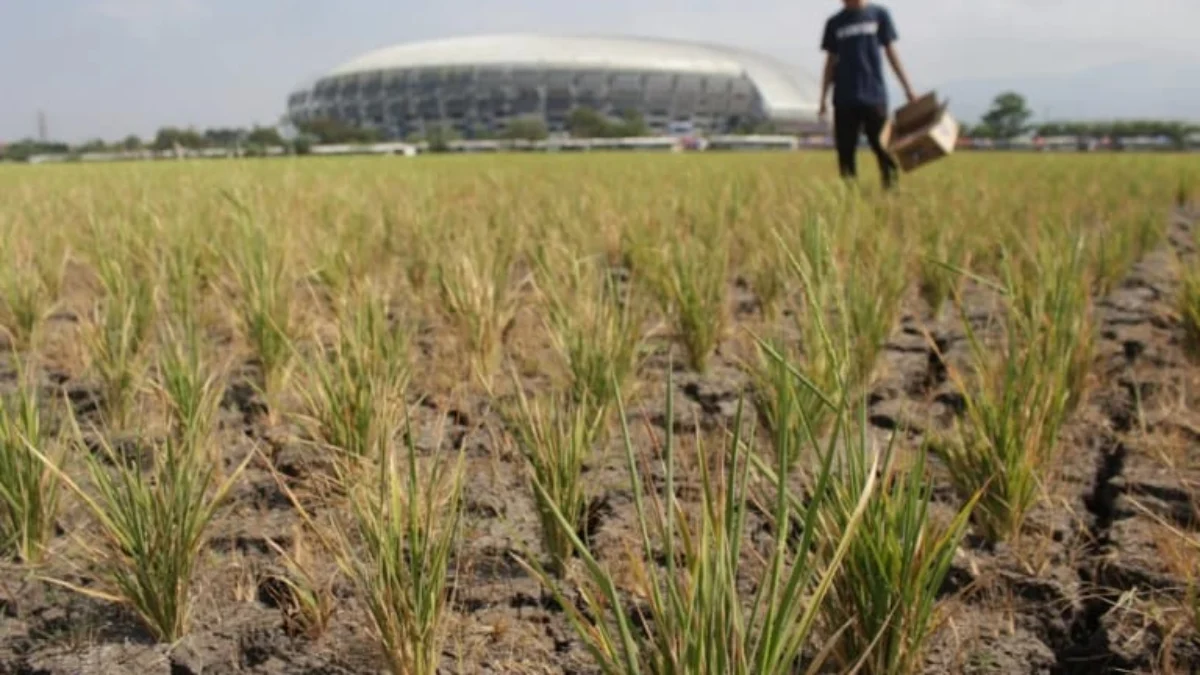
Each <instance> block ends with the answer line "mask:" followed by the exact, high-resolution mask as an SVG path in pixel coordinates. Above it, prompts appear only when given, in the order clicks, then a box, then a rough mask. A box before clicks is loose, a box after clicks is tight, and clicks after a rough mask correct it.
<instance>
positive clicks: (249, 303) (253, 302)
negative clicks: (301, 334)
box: [227, 222, 298, 403]
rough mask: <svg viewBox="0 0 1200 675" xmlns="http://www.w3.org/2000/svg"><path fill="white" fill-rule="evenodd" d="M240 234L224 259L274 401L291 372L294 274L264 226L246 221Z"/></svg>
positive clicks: (264, 385)
mask: <svg viewBox="0 0 1200 675" xmlns="http://www.w3.org/2000/svg"><path fill="white" fill-rule="evenodd" d="M239 234H240V235H241V237H240V241H239V245H238V246H237V247H236V249H234V250H233V251H231V252H230V253H229V254H228V260H227V265H228V266H229V268H230V272H231V274H232V277H233V279H234V282H235V285H236V300H235V309H236V311H237V313H238V317H239V319H240V323H241V328H242V334H243V336H244V337H245V339H246V340H247V342H249V344H250V349H251V351H252V353H253V355H254V358H255V359H256V360H257V362H258V366H259V369H260V372H261V376H262V384H261V387H262V389H263V394H264V395H265V396H266V398H267V400H268V402H269V403H276V401H274V399H275V398H276V397H277V396H278V394H279V393H280V392H281V391H282V390H283V388H284V385H285V384H286V381H287V378H288V376H289V374H290V369H291V365H292V358H293V350H292V345H293V342H294V340H295V337H296V334H297V332H298V329H297V325H296V323H297V321H296V309H295V304H294V303H295V300H294V298H293V278H292V273H291V272H290V271H289V269H290V268H289V260H288V258H287V256H286V252H285V250H284V248H283V245H282V244H280V243H278V242H276V241H274V240H272V239H271V238H270V235H269V234H268V233H267V232H266V231H265V229H264V227H263V226H262V225H260V224H256V223H252V222H248V223H245V224H243V225H242V228H241V232H240V233H239Z"/></svg>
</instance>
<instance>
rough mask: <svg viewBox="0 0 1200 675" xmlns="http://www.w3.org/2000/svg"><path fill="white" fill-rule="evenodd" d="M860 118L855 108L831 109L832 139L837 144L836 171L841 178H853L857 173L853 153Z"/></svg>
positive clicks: (855, 149) (856, 145) (859, 126)
mask: <svg viewBox="0 0 1200 675" xmlns="http://www.w3.org/2000/svg"><path fill="white" fill-rule="evenodd" d="M861 128H862V118H861V116H860V115H859V113H858V109H857V108H850V107H846V106H839V107H835V108H834V109H833V140H834V145H835V146H837V156H838V171H839V173H840V174H841V176H842V178H854V177H855V176H856V175H857V173H858V170H857V166H856V165H855V153H857V152H858V134H859V132H860V130H861Z"/></svg>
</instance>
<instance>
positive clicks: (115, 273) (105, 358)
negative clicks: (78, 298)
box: [86, 259, 154, 429]
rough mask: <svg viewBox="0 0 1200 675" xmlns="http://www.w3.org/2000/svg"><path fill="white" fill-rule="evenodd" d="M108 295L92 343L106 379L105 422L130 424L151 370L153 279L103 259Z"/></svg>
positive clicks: (95, 319) (96, 316)
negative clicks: (148, 357) (148, 359)
mask: <svg viewBox="0 0 1200 675" xmlns="http://www.w3.org/2000/svg"><path fill="white" fill-rule="evenodd" d="M99 273H100V278H101V280H102V284H103V286H104V290H105V296H104V298H103V299H101V300H100V301H99V302H98V303H97V304H96V306H95V307H94V310H93V314H92V317H91V321H90V323H89V325H88V326H87V328H88V330H87V333H86V344H87V346H88V353H89V356H90V360H91V365H92V369H93V371H94V372H95V374H96V376H97V377H98V379H99V380H100V387H101V394H102V396H101V399H102V401H103V406H104V417H105V421H106V422H107V423H108V424H109V425H110V426H111V427H113V428H115V429H124V428H125V427H126V426H127V425H128V423H129V416H130V414H131V413H132V408H133V406H134V403H135V401H136V398H137V394H138V392H139V391H140V389H141V386H142V383H143V379H144V377H145V375H146V365H147V364H146V354H145V350H146V346H147V344H148V342H149V338H150V337H151V336H150V329H151V326H152V322H153V320H154V286H153V282H152V280H151V279H149V278H147V276H146V275H144V274H142V273H139V272H138V271H137V270H136V269H133V268H131V267H130V266H128V265H122V264H121V262H120V261H118V260H113V259H105V260H103V261H101V263H100V270H99Z"/></svg>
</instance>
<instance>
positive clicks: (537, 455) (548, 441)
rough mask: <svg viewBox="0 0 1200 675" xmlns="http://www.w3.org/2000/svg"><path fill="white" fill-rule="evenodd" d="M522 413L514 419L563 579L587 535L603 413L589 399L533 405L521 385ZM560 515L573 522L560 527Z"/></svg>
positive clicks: (553, 565) (548, 545)
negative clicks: (588, 475)
mask: <svg viewBox="0 0 1200 675" xmlns="http://www.w3.org/2000/svg"><path fill="white" fill-rule="evenodd" d="M517 391H518V396H517V398H518V410H517V411H516V414H515V415H513V416H512V417H513V419H512V420H511V421H510V423H509V424H510V426H511V427H512V428H513V429H514V436H515V440H516V443H517V446H518V448H519V450H520V452H521V454H522V455H523V456H524V457H525V460H526V463H527V465H528V467H529V480H530V483H531V484H532V485H533V486H534V488H535V489H534V500H535V502H536V504H537V513H538V520H539V522H540V525H541V532H542V546H543V547H544V549H545V552H546V554H547V555H548V556H549V557H550V569H551V571H552V572H553V573H554V574H557V575H559V576H562V575H563V574H564V573H565V571H566V563H567V561H568V560H569V559H570V558H571V556H572V554H573V553H574V544H573V543H572V537H582V536H583V531H584V525H585V521H586V518H587V509H588V505H589V500H588V491H587V490H586V489H585V487H586V486H585V481H584V476H583V468H584V465H585V464H586V463H587V462H588V460H589V459H590V458H591V454H592V450H593V446H594V444H595V442H596V439H597V436H598V434H599V432H600V429H601V425H602V424H603V423H604V418H605V416H604V409H603V408H602V407H599V406H595V405H593V404H592V403H591V401H590V400H588V399H587V398H584V399H583V400H575V399H573V398H567V397H561V396H556V395H551V396H549V397H547V398H546V399H545V400H542V401H530V400H529V398H528V397H527V396H526V394H525V392H524V390H523V389H522V388H521V387H520V386H519V384H518V386H517ZM557 514H561V515H562V517H563V518H564V519H565V520H566V522H567V523H569V526H568V529H564V528H563V526H562V525H561V524H560V521H559V518H558V515H557Z"/></svg>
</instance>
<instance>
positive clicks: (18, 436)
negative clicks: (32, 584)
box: [0, 362, 64, 564]
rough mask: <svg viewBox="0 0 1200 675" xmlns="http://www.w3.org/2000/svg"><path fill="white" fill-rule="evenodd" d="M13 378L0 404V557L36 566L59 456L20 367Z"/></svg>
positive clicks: (47, 531) (54, 510)
mask: <svg viewBox="0 0 1200 675" xmlns="http://www.w3.org/2000/svg"><path fill="white" fill-rule="evenodd" d="M17 378H18V381H17V388H16V390H15V391H14V392H11V393H9V394H6V395H5V396H4V397H3V398H2V399H0V555H5V556H15V557H16V558H17V559H19V560H21V561H22V562H25V563H31V564H36V563H39V562H41V561H42V557H43V555H44V553H45V547H46V544H47V543H48V542H49V541H50V538H51V537H52V536H53V535H54V525H55V518H56V517H57V516H58V512H59V495H60V489H59V488H60V483H59V479H58V471H59V470H61V467H62V466H63V460H64V456H63V453H62V451H61V446H60V445H59V444H58V443H57V441H56V439H55V438H54V436H53V435H52V434H51V433H50V431H49V429H48V428H47V426H48V425H47V420H45V419H44V413H43V412H42V406H43V405H44V403H45V402H44V401H42V400H41V397H40V396H38V394H37V388H36V385H35V384H34V382H33V381H32V380H31V379H30V374H29V372H28V370H27V367H26V366H25V365H23V364H21V363H19V362H18V368H17ZM39 453H40V456H39ZM42 456H44V457H46V459H47V461H46V462H43V460H42Z"/></svg>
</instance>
